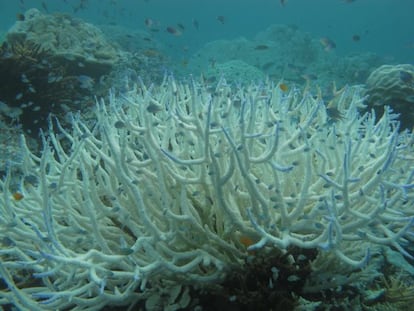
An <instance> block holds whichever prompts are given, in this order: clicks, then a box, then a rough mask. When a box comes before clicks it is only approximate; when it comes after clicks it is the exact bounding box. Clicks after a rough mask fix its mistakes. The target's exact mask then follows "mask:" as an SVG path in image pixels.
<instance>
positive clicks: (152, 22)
mask: <svg viewBox="0 0 414 311" xmlns="http://www.w3.org/2000/svg"><path fill="white" fill-rule="evenodd" d="M144 24H145V26H146V27H147V28H151V27H152V26H153V25H154V21H153V20H152V19H151V18H146V19H145V20H144Z"/></svg>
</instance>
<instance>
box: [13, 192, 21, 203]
mask: <svg viewBox="0 0 414 311" xmlns="http://www.w3.org/2000/svg"><path fill="white" fill-rule="evenodd" d="M12 197H13V199H15V200H16V201H20V200H21V199H23V198H24V195H23V194H22V193H21V192H18V191H16V192H14V193H13V194H12Z"/></svg>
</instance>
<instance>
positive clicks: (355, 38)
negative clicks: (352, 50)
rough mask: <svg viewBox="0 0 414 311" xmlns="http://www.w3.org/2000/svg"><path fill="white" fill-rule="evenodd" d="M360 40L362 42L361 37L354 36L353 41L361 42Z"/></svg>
mask: <svg viewBox="0 0 414 311" xmlns="http://www.w3.org/2000/svg"><path fill="white" fill-rule="evenodd" d="M360 40H361V36H360V35H353V36H352V41H354V42H359V41H360Z"/></svg>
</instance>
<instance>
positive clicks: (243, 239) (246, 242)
mask: <svg viewBox="0 0 414 311" xmlns="http://www.w3.org/2000/svg"><path fill="white" fill-rule="evenodd" d="M239 241H240V243H241V244H243V246H244V247H246V248H248V247H249V246H251V245H253V244H254V241H253V240H252V239H251V238H250V237H248V236H241V237H240V238H239Z"/></svg>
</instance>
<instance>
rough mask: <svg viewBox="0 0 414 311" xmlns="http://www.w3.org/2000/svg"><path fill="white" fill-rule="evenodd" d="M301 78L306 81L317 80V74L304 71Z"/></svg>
mask: <svg viewBox="0 0 414 311" xmlns="http://www.w3.org/2000/svg"><path fill="white" fill-rule="evenodd" d="M301 77H302V78H303V79H305V80H306V81H313V80H317V79H318V76H317V75H315V74H313V73H305V74H303V75H302V76H301Z"/></svg>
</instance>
